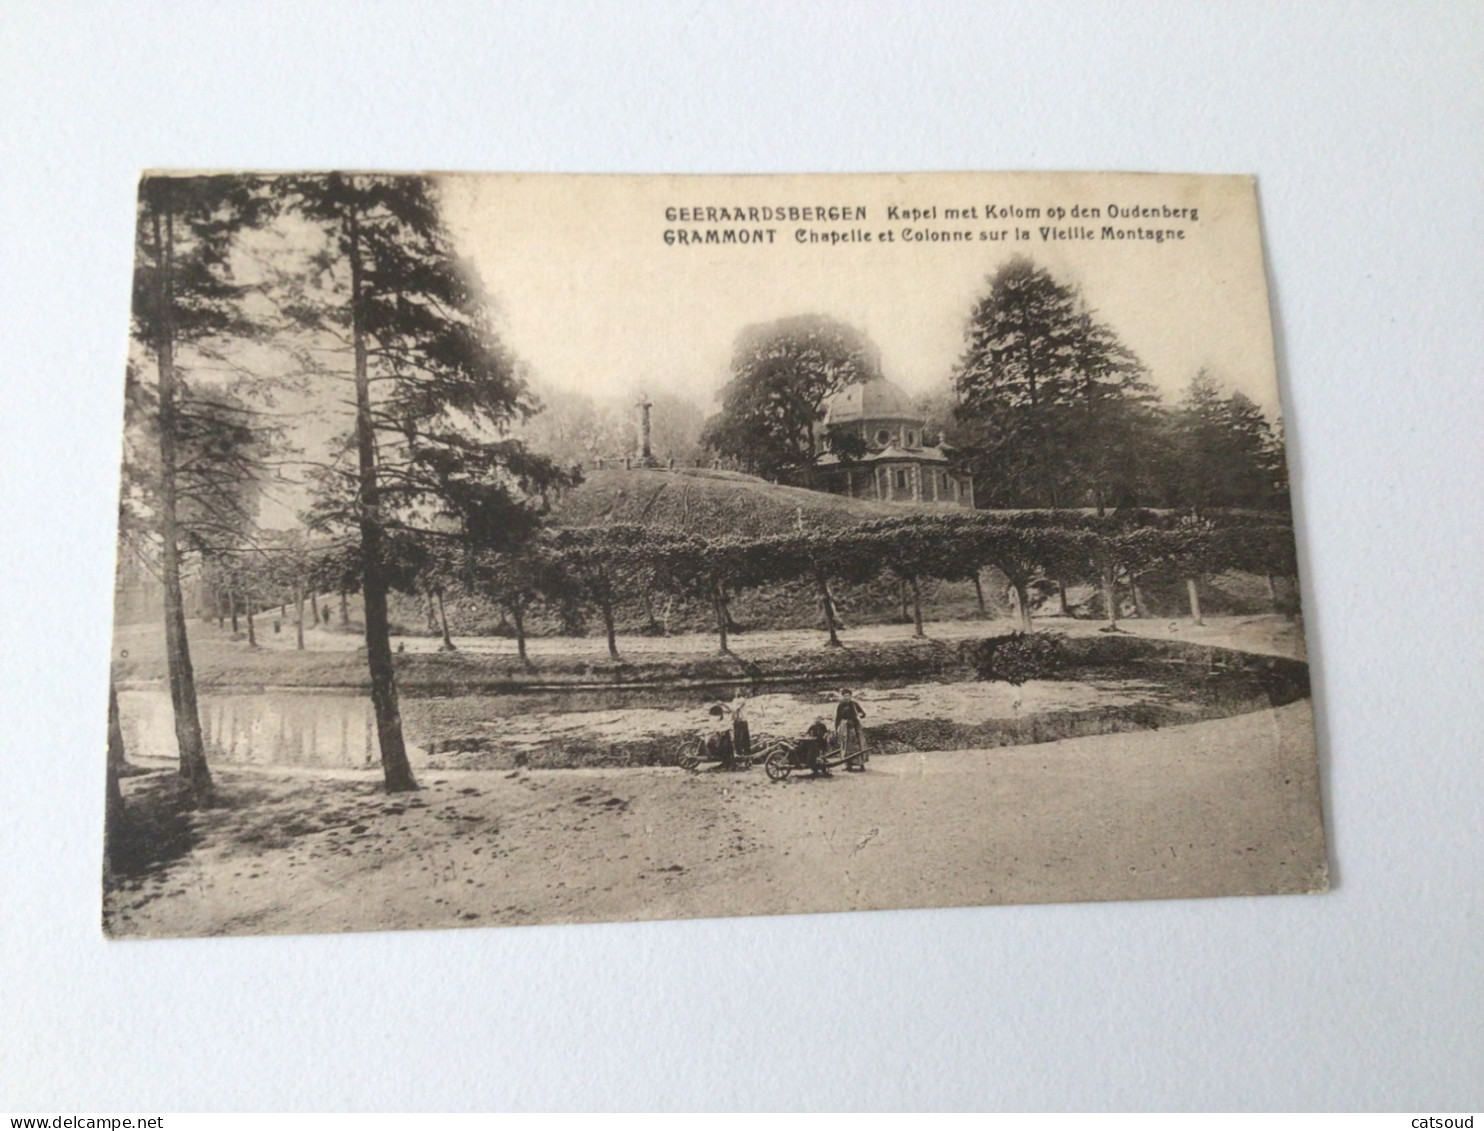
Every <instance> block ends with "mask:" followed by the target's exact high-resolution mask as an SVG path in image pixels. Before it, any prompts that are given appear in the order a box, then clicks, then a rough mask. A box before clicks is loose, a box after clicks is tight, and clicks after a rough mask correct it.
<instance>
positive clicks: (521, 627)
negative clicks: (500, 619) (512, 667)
mask: <svg viewBox="0 0 1484 1131" xmlns="http://www.w3.org/2000/svg"><path fill="white" fill-rule="evenodd" d="M510 617H511V619H512V620H514V621H515V654H516V655H517V656H519V657H520V663H521V666H522V667H526V668H528V667H530V666H531V659H530V657H529V656H527V655H526V618H525V611H524V610H523V609H522V608H521V604H520V601H518V600H516V601H511V602H510Z"/></svg>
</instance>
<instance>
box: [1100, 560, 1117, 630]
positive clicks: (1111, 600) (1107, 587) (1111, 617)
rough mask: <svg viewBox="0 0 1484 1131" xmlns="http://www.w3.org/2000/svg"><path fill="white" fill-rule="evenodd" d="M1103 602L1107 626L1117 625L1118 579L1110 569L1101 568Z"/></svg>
mask: <svg viewBox="0 0 1484 1131" xmlns="http://www.w3.org/2000/svg"><path fill="white" fill-rule="evenodd" d="M1103 604H1105V605H1107V606H1108V628H1110V629H1116V628H1117V627H1118V579H1117V578H1115V577H1114V576H1113V571H1112V570H1111V569H1105V570H1103Z"/></svg>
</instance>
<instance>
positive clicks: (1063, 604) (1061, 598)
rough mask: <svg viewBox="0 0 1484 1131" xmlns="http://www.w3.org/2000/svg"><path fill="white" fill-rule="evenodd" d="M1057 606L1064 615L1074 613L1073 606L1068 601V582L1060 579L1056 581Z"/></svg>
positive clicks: (1067, 615)
mask: <svg viewBox="0 0 1484 1131" xmlns="http://www.w3.org/2000/svg"><path fill="white" fill-rule="evenodd" d="M1056 607H1057V611H1058V612H1060V613H1061V615H1062V616H1064V617H1069V616H1071V615H1072V606H1071V605H1070V604H1069V603H1068V602H1067V583H1066V582H1065V581H1058V582H1057V583H1056Z"/></svg>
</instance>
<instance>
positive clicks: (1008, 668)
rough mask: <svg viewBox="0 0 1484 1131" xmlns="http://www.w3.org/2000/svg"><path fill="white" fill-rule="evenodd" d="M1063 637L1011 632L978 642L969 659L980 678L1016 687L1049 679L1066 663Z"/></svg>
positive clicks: (1045, 633)
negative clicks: (1027, 682)
mask: <svg viewBox="0 0 1484 1131" xmlns="http://www.w3.org/2000/svg"><path fill="white" fill-rule="evenodd" d="M1068 659H1069V657H1068V656H1067V651H1066V648H1065V647H1064V645H1063V641H1062V637H1061V636H1060V635H1059V634H1057V633H1053V632H1011V633H1008V634H1006V635H1004V636H991V637H989V638H988V639H987V640H980V641H977V642H976V643H975V644H974V645H973V647H972V648H971V650H970V655H969V660H970V662H971V663H972V664H973V665H974V670H975V672H976V673H977V674H978V676H979V678H980V679H998V680H1003V681H1004V682H1005V683H1008V684H1011V685H1012V686H1015V687H1019V686H1020V685H1021V684H1022V683H1025V682H1026V681H1027V680H1032V679H1052V678H1054V677H1055V676H1056V675H1057V673H1058V672H1060V671H1061V670H1062V669H1063V668H1064V667H1065V666H1066V664H1067V663H1068Z"/></svg>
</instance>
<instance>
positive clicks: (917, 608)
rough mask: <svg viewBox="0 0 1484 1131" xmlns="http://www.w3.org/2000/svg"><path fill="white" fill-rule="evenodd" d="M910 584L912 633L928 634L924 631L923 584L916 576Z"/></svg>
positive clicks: (918, 634)
mask: <svg viewBox="0 0 1484 1131" xmlns="http://www.w3.org/2000/svg"><path fill="white" fill-rule="evenodd" d="M909 584H910V585H911V587H912V635H913V636H926V635H927V633H925V632H923V631H922V586H921V584H920V583H919V582H918V580H917V578H915V577H914V578H912V579H911V580H910V581H909Z"/></svg>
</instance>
